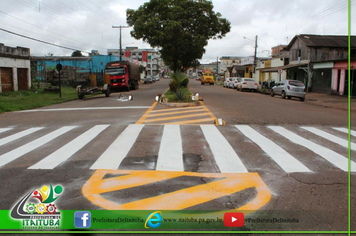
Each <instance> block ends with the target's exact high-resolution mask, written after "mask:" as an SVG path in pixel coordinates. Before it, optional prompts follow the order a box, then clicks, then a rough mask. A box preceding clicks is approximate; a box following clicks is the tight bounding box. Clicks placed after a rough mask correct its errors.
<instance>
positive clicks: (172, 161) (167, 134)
mask: <svg viewBox="0 0 356 236" xmlns="http://www.w3.org/2000/svg"><path fill="white" fill-rule="evenodd" d="M156 170H166V171H184V167H183V147H182V137H181V133H180V127H179V125H165V126H164V130H163V136H162V141H161V145H160V148H159V153H158V160H157V167H156Z"/></svg>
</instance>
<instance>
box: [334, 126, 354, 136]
mask: <svg viewBox="0 0 356 236" xmlns="http://www.w3.org/2000/svg"><path fill="white" fill-rule="evenodd" d="M332 128H333V129H335V130H338V131H341V132H343V133H347V134H348V133H349V130H348V129H346V128H338V127H332ZM350 134H351V135H352V136H355V137H356V131H353V130H350Z"/></svg>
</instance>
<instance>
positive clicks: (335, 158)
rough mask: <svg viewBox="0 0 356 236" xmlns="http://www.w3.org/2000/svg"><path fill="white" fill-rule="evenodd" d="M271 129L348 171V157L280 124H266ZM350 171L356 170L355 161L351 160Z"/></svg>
mask: <svg viewBox="0 0 356 236" xmlns="http://www.w3.org/2000/svg"><path fill="white" fill-rule="evenodd" d="M268 128H270V129H271V130H273V131H275V132H277V133H278V134H280V135H282V136H283V137H285V138H287V139H289V140H290V141H291V142H293V143H296V144H299V145H301V146H303V147H306V148H308V149H309V150H311V151H312V152H314V153H315V154H317V155H319V156H321V157H323V158H324V159H326V160H327V161H328V162H330V163H331V164H333V165H335V166H336V167H338V168H340V169H341V170H343V171H348V159H347V158H346V157H344V156H342V155H340V154H338V153H336V152H334V151H333V150H330V149H328V148H326V147H323V146H321V145H318V144H316V143H313V142H311V141H309V140H307V139H305V138H303V137H301V136H299V135H297V134H294V133H293V132H291V131H289V130H287V129H285V128H283V127H280V126H268ZM351 171H356V163H355V162H353V161H351Z"/></svg>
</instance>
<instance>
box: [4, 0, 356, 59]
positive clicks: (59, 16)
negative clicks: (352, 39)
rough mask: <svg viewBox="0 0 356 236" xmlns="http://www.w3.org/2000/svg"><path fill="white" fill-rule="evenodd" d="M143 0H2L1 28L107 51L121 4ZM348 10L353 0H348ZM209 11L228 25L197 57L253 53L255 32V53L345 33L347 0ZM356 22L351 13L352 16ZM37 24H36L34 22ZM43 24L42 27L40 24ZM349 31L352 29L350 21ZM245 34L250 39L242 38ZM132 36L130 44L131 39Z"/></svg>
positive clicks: (220, 3) (35, 50)
mask: <svg viewBox="0 0 356 236" xmlns="http://www.w3.org/2000/svg"><path fill="white" fill-rule="evenodd" d="M144 2H145V1H144V0H130V1H129V0H116V1H113V0H74V1H73V0H2V8H1V9H0V16H1V17H0V24H1V26H0V28H4V29H7V30H11V31H14V32H16V33H19V34H23V35H26V36H29V37H33V38H37V39H40V40H44V41H48V42H51V43H56V44H60V45H63V46H67V47H71V48H75V49H79V50H83V51H91V50H92V49H97V50H99V52H100V53H101V54H106V52H107V51H106V50H107V49H108V48H118V47H119V39H118V37H119V30H118V29H113V28H112V25H126V9H127V8H131V9H137V8H138V7H139V6H141V5H143V4H144ZM351 3H352V11H353V12H354V11H355V10H356V0H352V1H351ZM213 4H214V11H215V12H220V13H221V14H222V17H224V18H227V19H228V20H229V21H230V22H231V31H230V33H228V34H227V36H226V37H225V38H223V39H222V40H210V41H209V43H208V46H207V47H206V53H205V55H204V56H203V59H202V62H203V63H207V62H210V61H215V60H216V57H217V56H219V57H220V56H223V55H236V56H249V55H253V53H254V42H253V41H254V37H255V35H258V37H259V40H258V55H261V56H265V55H266V54H267V52H266V51H264V50H271V47H273V46H276V45H279V44H286V43H287V42H288V41H290V40H291V39H292V38H293V37H294V36H295V35H296V34H303V33H309V34H329V35H331V34H334V35H347V33H348V30H347V29H348V28H347V2H346V1H339V0H314V1H309V0H294V1H285V0H269V1H266V0H213ZM351 20H352V22H356V14H354V15H353V16H352V19H351ZM36 26H37V27H36ZM44 29H45V30H44ZM351 33H352V34H353V35H355V34H356V30H355V29H354V27H353V28H352V31H351ZM243 36H246V37H247V38H249V39H252V41H249V40H244V39H243ZM0 39H1V40H0V43H4V44H5V45H8V46H22V47H29V48H31V54H33V55H44V54H47V53H49V52H51V53H54V54H55V55H70V54H71V53H72V51H71V50H65V49H61V48H57V47H53V46H50V45H46V44H42V43H38V42H35V41H30V40H28V39H24V38H21V37H18V36H15V35H11V34H8V33H5V32H3V31H0ZM122 41H123V45H124V46H134V45H135V46H138V47H140V48H149V45H148V44H147V43H144V42H142V41H139V40H135V39H133V38H132V37H131V36H130V29H123V30H122ZM133 42H134V44H132V43H133Z"/></svg>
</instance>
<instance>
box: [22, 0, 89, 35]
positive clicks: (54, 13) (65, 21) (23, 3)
mask: <svg viewBox="0 0 356 236" xmlns="http://www.w3.org/2000/svg"><path fill="white" fill-rule="evenodd" d="M16 1H17V2H19V3H20V4H22V5H24V6H27V7H29V6H30V7H31V8H33V7H34V9H37V5H36V6H33V5H32V4H33V2H27V1H25V0H22V1H19V0H16ZM25 3H26V4H25ZM46 9H47V11H48V12H46V11H45V10H46ZM50 12H52V13H50ZM41 13H42V14H46V15H48V16H49V17H51V18H53V19H55V20H57V21H61V22H64V23H65V24H66V25H69V26H71V27H73V28H76V29H77V30H80V31H82V32H84V33H86V34H92V32H89V31H86V30H84V29H81V28H79V27H77V26H75V25H73V24H71V22H70V21H68V20H65V19H62V18H63V17H61V16H60V15H59V14H58V13H57V12H55V11H52V10H50V9H49V7H47V6H46V5H45V4H44V3H43V2H42V4H41ZM54 16H56V18H54ZM68 18H71V17H68ZM72 19H73V18H72Z"/></svg>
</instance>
